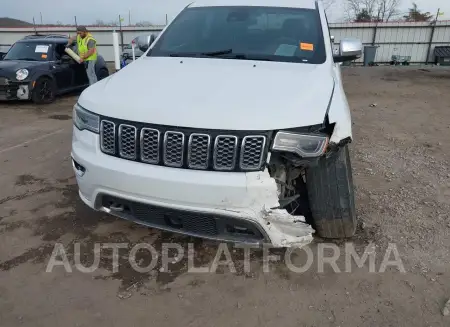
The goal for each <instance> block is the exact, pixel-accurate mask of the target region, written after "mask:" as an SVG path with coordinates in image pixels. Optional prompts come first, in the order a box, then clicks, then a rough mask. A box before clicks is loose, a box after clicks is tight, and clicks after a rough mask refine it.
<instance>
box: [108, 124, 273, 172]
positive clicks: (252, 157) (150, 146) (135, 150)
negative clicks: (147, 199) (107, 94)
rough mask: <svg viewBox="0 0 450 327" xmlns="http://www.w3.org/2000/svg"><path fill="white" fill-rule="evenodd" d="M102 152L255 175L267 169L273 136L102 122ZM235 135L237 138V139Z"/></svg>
mask: <svg viewBox="0 0 450 327" xmlns="http://www.w3.org/2000/svg"><path fill="white" fill-rule="evenodd" d="M100 127H101V128H100V148H101V151H102V152H104V153H106V154H109V155H113V156H116V157H119V158H124V159H128V160H135V161H140V162H144V163H148V164H153V165H164V166H170V167H177V168H189V169H201V170H219V171H252V170H261V169H262V168H263V167H264V163H265V159H266V154H267V149H266V148H267V144H268V141H267V136H268V135H270V134H269V132H263V133H255V132H253V133H255V135H249V134H250V133H248V132H247V133H246V132H241V131H236V132H228V133H230V134H228V133H227V132H221V131H216V130H210V131H208V132H207V133H205V132H203V133H201V132H197V130H195V129H193V128H177V127H166V126H156V125H150V124H142V123H133V122H125V121H124V122H121V121H119V120H117V119H112V118H110V119H102V121H101V124H100ZM233 134H235V135H233Z"/></svg>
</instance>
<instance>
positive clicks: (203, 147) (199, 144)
mask: <svg viewBox="0 0 450 327" xmlns="http://www.w3.org/2000/svg"><path fill="white" fill-rule="evenodd" d="M210 144H211V137H210V136H209V135H207V134H191V136H190V137H189V147H188V166H189V168H195V169H207V168H208V165H209V152H210V151H209V149H210Z"/></svg>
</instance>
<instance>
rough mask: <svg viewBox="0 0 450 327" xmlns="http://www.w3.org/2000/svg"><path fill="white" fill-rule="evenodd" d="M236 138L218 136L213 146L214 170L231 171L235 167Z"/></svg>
mask: <svg viewBox="0 0 450 327" xmlns="http://www.w3.org/2000/svg"><path fill="white" fill-rule="evenodd" d="M237 145H238V138H237V137H236V136H233V135H219V136H218V137H217V138H216V142H215V144H214V168H215V169H217V170H233V169H234V167H235V165H236V154H237Z"/></svg>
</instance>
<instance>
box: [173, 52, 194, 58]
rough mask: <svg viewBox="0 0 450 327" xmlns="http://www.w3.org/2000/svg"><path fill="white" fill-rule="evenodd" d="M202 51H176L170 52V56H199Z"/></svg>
mask: <svg viewBox="0 0 450 327" xmlns="http://www.w3.org/2000/svg"><path fill="white" fill-rule="evenodd" d="M199 56H201V53H196V52H175V53H171V54H169V57H199Z"/></svg>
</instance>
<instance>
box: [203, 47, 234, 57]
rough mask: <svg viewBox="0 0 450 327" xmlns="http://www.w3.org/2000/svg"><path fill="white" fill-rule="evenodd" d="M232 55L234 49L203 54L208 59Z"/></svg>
mask: <svg viewBox="0 0 450 327" xmlns="http://www.w3.org/2000/svg"><path fill="white" fill-rule="evenodd" d="M230 53H233V49H225V50H218V51H211V52H203V53H202V55H204V56H208V57H217V56H222V55H226V54H230Z"/></svg>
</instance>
